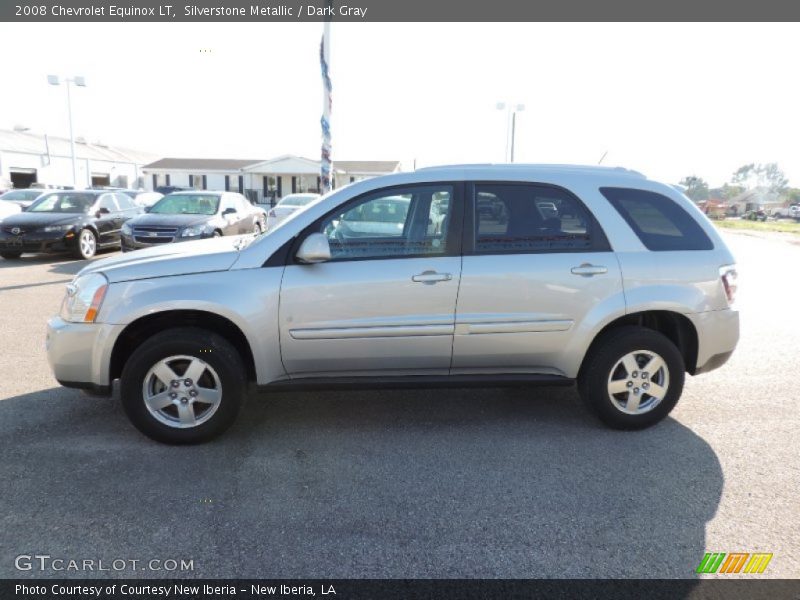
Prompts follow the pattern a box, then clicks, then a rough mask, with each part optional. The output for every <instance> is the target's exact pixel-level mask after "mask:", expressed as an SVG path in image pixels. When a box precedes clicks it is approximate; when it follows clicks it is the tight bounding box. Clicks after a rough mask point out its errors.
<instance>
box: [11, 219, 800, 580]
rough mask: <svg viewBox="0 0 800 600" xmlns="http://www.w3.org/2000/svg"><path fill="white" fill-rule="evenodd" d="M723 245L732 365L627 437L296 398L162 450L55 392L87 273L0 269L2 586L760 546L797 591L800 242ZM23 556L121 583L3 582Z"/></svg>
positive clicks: (460, 566) (383, 397)
mask: <svg viewBox="0 0 800 600" xmlns="http://www.w3.org/2000/svg"><path fill="white" fill-rule="evenodd" d="M725 235H726V240H727V241H728V242H729V244H730V247H731V249H732V250H733V252H734V254H735V255H736V256H737V259H738V261H739V265H740V280H739V281H740V290H739V294H738V297H737V304H738V308H739V309H740V310H741V311H742V339H741V342H740V346H739V349H738V350H737V352H736V353H735V354H734V356H733V358H732V359H731V361H730V363H729V364H728V365H726V366H725V367H724V368H722V369H720V370H718V371H714V372H712V373H710V374H708V375H705V376H701V377H697V378H689V379H688V380H687V386H686V390H685V392H684V396H683V398H682V400H681V401H680V403H679V404H678V407H677V409H676V410H675V411H674V412H673V413H672V417H671V418H668V419H667V420H666V421H665V422H664V423H662V424H661V425H659V426H656V427H655V428H653V429H650V430H645V431H641V432H633V433H625V432H618V431H611V430H608V429H606V428H604V427H603V426H602V425H600V424H599V423H598V422H596V421H595V420H594V419H593V418H592V417H591V416H590V415H589V414H588V413H587V412H586V411H584V410H583V409H582V407H581V406H580V404H579V401H578V398H577V394H576V393H575V391H574V390H572V389H562V388H537V389H532V390H524V389H488V390H478V389H469V390H412V391H379V392H378V391H376V392H336V393H322V392H313V393H312V392H307V393H292V394H276V395H271V396H255V397H253V398H251V399H250V401H249V403H248V405H247V406H246V407H245V409H244V412H243V415H242V416H241V417H240V419H239V421H238V423H237V424H236V425H235V426H234V427H233V428H232V429H231V430H230V431H229V432H228V434H227V435H225V436H224V437H223V438H221V439H219V440H217V441H215V442H213V443H210V444H206V445H203V446H195V447H168V446H162V445H158V444H156V443H154V442H151V441H150V440H148V439H146V438H144V437H143V436H141V435H140V434H139V433H138V432H136V431H135V430H134V429H133V428H132V427H131V426H130V425H129V424H128V421H127V419H126V418H125V417H124V415H123V414H122V411H121V408H120V406H119V400H118V393H117V394H115V397H114V398H113V399H111V400H108V399H96V398H89V397H86V396H83V395H81V394H80V393H79V392H77V391H74V390H67V389H63V388H60V387H59V386H58V385H57V383H56V382H55V380H54V379H53V378H52V376H51V374H50V370H49V368H48V366H47V362H46V358H45V354H44V348H43V345H44V323H45V321H46V319H47V317H48V316H49V315H51V314H52V313H54V312H56V311H57V309H58V305H59V302H60V299H61V296H62V294H63V284H64V283H66V282H68V281H69V279H70V278H71V277H72V275H73V274H74V273H76V272H77V271H78V270H79V269H80V268H81V267H82V266H83V264H84V263H83V262H82V261H73V260H72V259H69V258H63V257H35V256H30V255H27V256H25V257H24V258H23V259H21V260H19V261H4V260H0V330H1V331H2V332H3V333H2V339H3V342H4V344H3V351H2V353H0V373H2V374H3V377H2V379H0V440H1V441H0V449H1V450H0V480H2V481H3V483H4V485H3V493H2V494H0V528H1V529H2V531H3V535H2V536H0V577H16V576H42V575H45V576H62V575H69V576H86V575H89V576H92V575H95V576H96V575H101V576H107V575H109V574H110V575H115V576H125V577H150V576H155V577H166V576H176V575H177V576H194V577H232V576H242V577H256V576H260V577H592V576H600V577H602V576H609V577H615V576H619V577H628V576H635V577H692V576H694V569H695V567H696V566H697V564H698V563H699V561H700V559H701V558H702V557H703V554H704V552H706V551H714V552H771V553H773V554H774V557H773V559H772V562H771V563H770V565H769V567H768V569H767V571H766V573H765V576H771V577H796V576H797V574H798V573H800V542H798V540H800V525H799V524H798V523H800V519H798V516H800V507H799V506H798V502H797V498H796V495H797V494H796V490H797V489H800V458H798V455H799V453H798V449H797V439H798V438H799V437H800V416H799V415H800V412H799V411H798V410H797V400H798V391H797V390H798V386H797V382H796V377H797V371H798V368H799V367H800V364H799V363H800V361H798V359H797V355H798V351H797V343H798V341H800V319H798V318H797V308H796V289H797V282H796V278H795V277H793V276H791V271H794V270H796V267H797V265H798V264H800V245H798V244H797V243H793V242H791V241H789V240H787V239H781V238H778V237H777V236H763V237H754V236H749V235H742V234H725ZM107 255H108V254H107V253H105V254H101V255H100V257H102V256H107ZM790 270H791V271H790ZM21 554H25V555H27V554H31V555H32V554H47V555H50V556H51V557H53V558H59V559H64V560H65V561H69V560H76V561H83V560H94V561H95V563H94V564H95V565H97V561H100V560H102V561H103V562H104V564H105V565H106V566H107V567H108V566H110V565H111V564H112V561H114V560H118V559H119V560H122V561H124V562H125V567H124V568H123V569H121V570H119V571H115V570H113V569H112V570H111V571H106V572H102V573H98V572H97V571H96V570H95V571H92V572H89V573H86V572H81V571H69V572H64V571H56V570H53V569H52V568H47V569H46V570H45V571H43V572H41V571H39V570H38V567H34V568H33V569H32V570H30V571H24V572H20V571H18V570H16V569H15V566H14V563H15V557H17V556H19V555H21ZM151 560H157V561H159V562H158V563H157V564H158V565H163V564H164V562H165V561H168V560H175V561H177V563H180V562H181V560H191V561H193V570H191V571H186V572H180V571H179V572H177V573H176V572H170V571H167V570H165V569H164V568H158V567H156V566H154V567H153V569H157V570H143V567H142V565H143V564H144V565H146V564H148V562H149V561H151ZM130 561H140V562H139V563H136V564H137V566H136V567H135V568H133V567H131V562H130ZM170 564H171V563H170Z"/></svg>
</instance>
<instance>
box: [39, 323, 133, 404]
mask: <svg viewBox="0 0 800 600" xmlns="http://www.w3.org/2000/svg"><path fill="white" fill-rule="evenodd" d="M124 327H125V326H124V325H109V324H106V323H69V322H67V321H64V319H62V318H61V317H53V318H52V319H50V320H49V321H48V322H47V337H46V341H45V347H46V349H47V361H48V362H49V363H50V368H51V369H52V370H53V375H55V378H56V380H58V382H59V383H60V384H61V385H64V386H67V387H76V388H82V389H87V390H91V391H93V392H95V393H100V394H102V393H108V392H110V390H111V380H110V377H109V371H110V363H111V351H112V350H113V348H114V342H116V340H117V337H118V336H119V334H120V333H121V332H122V330H123V329H124Z"/></svg>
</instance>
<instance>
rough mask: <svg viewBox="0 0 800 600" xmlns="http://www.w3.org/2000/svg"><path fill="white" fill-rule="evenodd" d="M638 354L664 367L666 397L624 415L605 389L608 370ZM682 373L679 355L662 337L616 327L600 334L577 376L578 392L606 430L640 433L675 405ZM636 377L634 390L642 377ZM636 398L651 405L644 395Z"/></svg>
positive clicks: (682, 380) (649, 399) (681, 359)
mask: <svg viewBox="0 0 800 600" xmlns="http://www.w3.org/2000/svg"><path fill="white" fill-rule="evenodd" d="M638 350H643V351H648V352H652V353H655V354H657V355H659V356H660V357H661V358H662V359H663V361H664V364H665V366H666V371H665V372H661V373H660V375H661V376H663V375H664V373H666V375H667V376H668V378H669V380H668V385H667V391H666V394H664V396H663V398H661V400H660V402H657V403H655V404H654V405H653V407H652V408H651V409H650V410H648V411H647V412H641V413H638V414H628V413H626V412H624V411H623V410H622V408H620V407H618V402H617V401H615V399H614V398H612V395H611V393H610V392H609V389H608V388H609V379H610V378H611V377H612V369H614V368H615V366H616V365H617V364H618V362H619V361H620V360H621V359H622V358H623V357H624V356H625V355H627V354H629V353H633V352H636V351H638ZM644 358H645V357H644V356H641V357H640V359H644ZM685 371H686V368H685V365H684V362H683V357H682V356H681V353H680V351H679V350H678V348H676V347H675V344H673V343H672V341H670V340H669V338H667V337H666V336H665V335H663V334H661V333H659V332H657V331H653V330H652V329H646V328H644V327H636V326H626V327H619V328H616V329H612V330H610V331H609V332H607V333H605V334H603V335H602V336H601V337H600V338H598V339H597V340H596V341H595V342H594V343H593V344H592V347H591V348H590V350H589V353H588V354H587V355H586V358H585V359H584V362H583V366H582V367H581V372H580V374H579V375H578V391H579V393H580V395H581V399H582V400H583V401H584V402H585V403H586V404H587V405H588V406H589V408H590V409H591V410H592V411H593V412H594V413H595V414H596V415H597V416H598V417H599V418H600V420H601V421H603V422H604V423H605V424H606V425H608V426H609V427H612V428H614V429H644V428H645V427H650V426H651V425H655V424H656V423H658V422H659V421H661V420H662V419H663V418H664V417H666V416H667V415H668V414H669V413H670V411H671V410H672V409H673V408H674V407H675V405H676V404H677V403H678V399H679V398H680V397H681V392H682V391H683V383H684V378H685ZM623 372H624V371H623ZM617 373H618V371H617ZM649 375H651V374H648V376H649ZM636 377H637V378H639V379H634V380H633V381H636V382H637V383H635V384H634V385H636V386H638V385H640V384H639V383H638V381H644V380H643V379H641V378H642V377H643V374H642V373H637V374H636ZM616 378H617V377H615V379H616ZM623 378H625V376H623ZM654 381H655V380H654ZM649 385H650V384H648V386H649ZM634 389H637V390H638V389H640V388H638V387H636V388H634ZM615 396H617V397H618V398H621V397H625V396H627V392H625V393H623V394H622V395H621V396H620V395H619V394H615ZM640 398H641V399H642V400H643V401H645V402H652V399H651V397H649V396H647V394H646V393H644V392H642V395H641V397H640ZM626 404H627V403H626Z"/></svg>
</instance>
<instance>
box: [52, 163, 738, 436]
mask: <svg viewBox="0 0 800 600" xmlns="http://www.w3.org/2000/svg"><path fill="white" fill-rule="evenodd" d="M735 292H736V270H735V266H734V259H733V257H732V255H731V253H730V252H729V250H728V249H727V248H726V246H725V244H724V243H723V241H722V239H721V238H720V236H719V235H718V234H717V232H716V231H715V229H714V227H713V225H712V224H711V223H710V222H709V221H708V220H707V219H706V218H705V216H703V214H702V213H701V212H700V211H699V210H698V209H697V208H696V207H695V206H694V204H692V202H691V201H690V200H688V199H687V198H686V197H685V196H683V195H682V194H681V193H680V192H678V191H677V190H675V189H674V188H672V187H670V186H667V185H663V184H660V183H656V182H654V181H650V180H648V179H647V178H646V177H644V176H642V175H640V174H638V173H635V172H632V171H628V170H625V169H614V168H600V167H572V166H534V165H486V166H483V165H466V166H453V167H437V168H430V169H421V170H417V171H415V172H412V173H399V174H394V175H389V176H386V177H380V178H375V179H370V180H366V181H361V182H358V183H355V184H352V185H350V186H347V187H346V188H343V189H340V190H337V191H335V192H333V193H331V194H328V195H327V196H324V197H322V198H320V199H319V200H317V201H315V202H313V203H312V204H310V205H309V206H308V207H307V208H305V209H304V210H302V211H297V212H296V213H294V214H293V215H291V216H290V217H289V218H288V219H287V220H286V221H284V222H282V223H281V224H280V225H279V226H278V227H276V228H275V229H274V231H272V232H270V233H269V234H268V235H263V236H260V237H259V236H238V237H235V238H219V239H209V240H202V241H196V242H189V243H187V244H179V245H171V244H170V245H166V246H164V247H159V248H152V249H147V250H141V251H137V252H135V253H132V254H128V255H125V256H118V257H111V258H107V259H104V260H99V261H96V262H94V263H92V264H91V265H89V266H87V267H86V268H84V269H83V270H82V271H81V272H80V273H79V274H78V275H77V276H76V277H75V279H74V280H73V282H72V283H71V284H70V285H69V286H68V289H67V295H66V297H65V299H64V302H63V305H62V308H61V314H60V316H58V317H54V318H53V319H51V320H50V322H49V323H48V333H47V349H48V356H49V360H50V364H51V366H52V368H53V371H54V372H55V376H56V378H57V379H58V381H59V382H60V383H61V384H63V385H66V386H70V387H78V388H85V389H88V390H91V391H93V392H94V393H101V394H109V393H110V391H111V386H112V383H113V381H114V380H115V379H120V391H121V397H122V404H123V407H124V409H125V412H126V413H127V414H128V416H129V418H130V419H131V421H132V422H133V424H134V425H135V426H136V427H137V428H138V429H139V430H141V431H142V432H143V433H145V434H146V435H148V436H150V437H151V438H154V439H156V440H160V441H163V442H170V443H191V442H199V441H204V440H208V439H210V438H212V437H214V436H216V435H218V434H220V433H221V432H223V431H224V430H225V429H226V428H227V427H229V426H230V425H231V423H233V421H234V419H235V418H236V415H237V413H238V412H239V409H240V407H241V405H242V403H243V400H244V398H245V396H246V392H247V391H248V390H249V389H250V388H251V387H253V386H256V387H257V388H259V389H261V390H287V389H302V388H303V387H310V386H313V387H316V388H318V389H334V388H341V387H354V386H377V385H379V386H426V385H452V386H465V385H471V384H481V385H500V384H511V383H514V384H540V383H544V384H554V385H558V384H572V383H574V382H577V387H578V391H579V393H580V395H581V397H582V398H583V399H584V400H585V402H586V403H587V404H588V405H589V407H591V409H592V410H593V411H594V412H595V413H596V414H597V415H598V416H599V417H600V419H602V420H603V421H604V422H605V423H606V424H608V425H610V426H611V427H615V428H620V429H638V428H643V427H647V426H649V425H652V424H654V423H656V422H658V421H659V420H661V419H663V418H664V417H665V416H666V415H667V414H668V413H669V412H670V411H671V410H672V408H673V407H674V406H675V404H676V402H677V401H678V398H679V397H680V395H681V391H682V389H683V383H684V374H685V373H686V372H688V373H690V374H692V375H696V374H698V373H702V372H705V371H710V370H712V369H715V368H717V367H719V366H721V365H722V364H723V363H725V361H726V360H727V359H728V357H729V356H730V355H731V353H732V352H733V350H734V348H735V346H736V343H737V340H738V337H739V318H738V313H737V312H736V311H735V310H732V308H731V305H732V303H733V299H734V295H735Z"/></svg>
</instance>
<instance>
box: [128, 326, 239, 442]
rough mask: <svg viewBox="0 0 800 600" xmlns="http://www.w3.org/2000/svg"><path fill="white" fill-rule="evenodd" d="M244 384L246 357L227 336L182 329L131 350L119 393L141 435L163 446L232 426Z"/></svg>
mask: <svg viewBox="0 0 800 600" xmlns="http://www.w3.org/2000/svg"><path fill="white" fill-rule="evenodd" d="M246 381H247V379H246V373H245V371H244V368H243V367H242V358H241V356H240V355H239V353H238V352H237V350H236V348H234V347H233V346H232V345H231V344H230V343H229V342H228V341H227V340H226V339H225V338H223V337H221V336H220V335H217V334H216V333H213V332H210V331H206V330H203V329H199V328H195V327H180V328H174V329H167V330H165V331H163V332H161V333H158V334H157V335H155V336H153V337H151V338H150V339H148V340H147V341H146V342H144V343H143V344H142V345H141V346H139V347H138V348H137V349H136V350H135V351H134V352H133V354H132V355H131V357H130V358H129V359H128V361H127V363H126V364H125V368H124V369H123V371H122V377H121V379H120V391H121V396H122V405H123V408H124V409H125V412H126V414H127V415H128V418H129V419H130V420H131V422H132V423H133V424H134V426H135V427H136V428H137V429H138V430H139V431H141V432H142V433H144V434H145V435H146V436H148V437H150V438H152V439H154V440H156V441H159V442H165V443H168V444H193V443H198V442H205V441H208V440H210V439H212V438H214V437H216V436H218V435H220V434H221V433H223V432H224V431H225V430H226V429H228V427H230V426H231V425H232V424H233V422H234V420H235V419H236V416H237V414H238V413H239V409H240V407H241V405H242V402H243V398H244V395H245V390H246Z"/></svg>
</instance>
